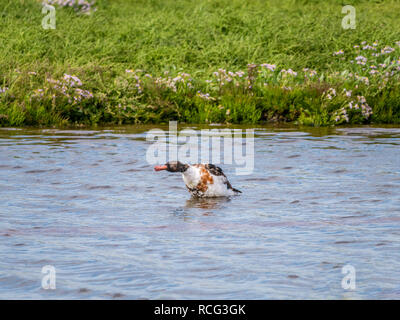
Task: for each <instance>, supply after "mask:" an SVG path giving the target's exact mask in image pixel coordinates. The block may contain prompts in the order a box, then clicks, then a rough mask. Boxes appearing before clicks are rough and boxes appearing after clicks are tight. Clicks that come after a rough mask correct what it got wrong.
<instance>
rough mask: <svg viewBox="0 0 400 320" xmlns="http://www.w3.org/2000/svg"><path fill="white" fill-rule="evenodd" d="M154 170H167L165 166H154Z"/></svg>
mask: <svg viewBox="0 0 400 320" xmlns="http://www.w3.org/2000/svg"><path fill="white" fill-rule="evenodd" d="M154 170H156V171H161V170H167V166H166V165H164V166H155V167H154Z"/></svg>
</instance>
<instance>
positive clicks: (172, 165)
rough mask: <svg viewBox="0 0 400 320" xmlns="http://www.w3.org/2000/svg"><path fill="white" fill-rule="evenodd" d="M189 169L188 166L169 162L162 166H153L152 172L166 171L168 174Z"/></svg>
mask: <svg viewBox="0 0 400 320" xmlns="http://www.w3.org/2000/svg"><path fill="white" fill-rule="evenodd" d="M188 168H189V165H188V164H184V163H182V162H179V161H169V162H167V163H166V164H164V165H162V166H155V167H154V170H156V171H161V170H167V171H169V172H185V171H186V170H187V169H188Z"/></svg>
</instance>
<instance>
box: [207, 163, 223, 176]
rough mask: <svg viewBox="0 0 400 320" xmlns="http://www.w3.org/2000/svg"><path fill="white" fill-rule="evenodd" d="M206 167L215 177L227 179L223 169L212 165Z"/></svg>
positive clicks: (208, 164)
mask: <svg viewBox="0 0 400 320" xmlns="http://www.w3.org/2000/svg"><path fill="white" fill-rule="evenodd" d="M204 167H205V168H206V169H207V170H208V172H210V173H211V174H213V175H214V176H224V177H225V174H224V172H223V171H222V169H221V168H220V167H217V166H216V165H214V164H212V163H207V164H205V165H204Z"/></svg>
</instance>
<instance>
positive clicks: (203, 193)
mask: <svg viewBox="0 0 400 320" xmlns="http://www.w3.org/2000/svg"><path fill="white" fill-rule="evenodd" d="M182 177H183V181H184V182H185V184H186V187H187V188H188V190H189V192H190V193H191V194H192V195H193V196H195V197H201V198H202V197H228V196H232V195H234V194H236V193H237V192H240V191H239V190H236V189H234V188H232V186H231V184H230V183H229V181H228V179H227V178H226V176H225V175H224V173H223V172H222V170H221V168H218V167H216V166H214V165H211V164H195V165H189V167H188V169H187V170H186V171H184V172H182Z"/></svg>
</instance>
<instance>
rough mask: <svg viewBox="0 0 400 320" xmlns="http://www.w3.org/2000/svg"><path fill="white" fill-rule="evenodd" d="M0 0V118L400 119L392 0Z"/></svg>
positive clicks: (3, 122) (0, 121)
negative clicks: (72, 1) (351, 18)
mask: <svg viewBox="0 0 400 320" xmlns="http://www.w3.org/2000/svg"><path fill="white" fill-rule="evenodd" d="M0 3H1V9H0V12H1V19H0V27H1V29H0V126H23V125H43V126H49V125H63V124H65V125H69V124H78V125H79V124H87V125H93V124H105V123H107V124H113V123H116V124H124V123H163V122H168V121H169V120H178V121H180V122H190V123H213V122H221V123H259V122H274V121H285V122H289V121H290V122H297V123H299V124H305V125H315V126H322V125H337V124H345V123H357V124H363V123H395V124H398V123H400V82H399V80H400V79H399V78H400V42H399V41H400V32H399V30H400V19H398V13H399V12H400V3H399V2H398V1H349V2H347V1H346V3H345V4H352V5H353V6H354V7H355V8H356V23H357V25H356V29H348V30H344V29H343V28H342V26H341V21H342V18H343V17H344V16H345V15H344V14H342V12H341V10H342V6H343V3H342V1H329V3H328V2H327V1H322V0H321V1H318V0H314V1H311V0H309V1H306V0H303V1H300V0H298V1H295V0H292V1H282V0H280V1H278V0H271V1H261V0H197V1H191V0H136V1H133V0H132V1H129V0H113V1H111V0H110V1H106V0H97V1H96V4H95V5H94V6H92V9H91V11H90V14H85V13H82V12H80V11H79V8H76V10H74V9H73V8H70V7H60V6H57V5H55V7H56V8H57V10H56V19H57V20H56V23H57V24H56V29H55V30H52V29H48V30H44V29H43V28H42V25H41V21H42V19H43V17H44V16H45V15H44V14H42V12H41V9H42V6H41V2H40V1H36V0H13V1H11V0H10V1H6V0H0ZM93 9H95V11H94V10H93Z"/></svg>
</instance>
